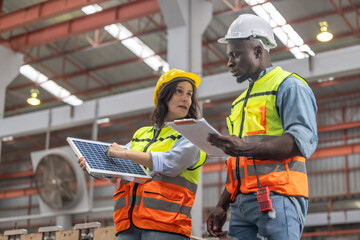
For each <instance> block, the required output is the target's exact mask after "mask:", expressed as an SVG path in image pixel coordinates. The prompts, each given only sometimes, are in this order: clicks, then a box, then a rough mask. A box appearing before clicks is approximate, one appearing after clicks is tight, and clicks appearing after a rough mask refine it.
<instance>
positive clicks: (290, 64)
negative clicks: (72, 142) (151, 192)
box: [0, 46, 360, 137]
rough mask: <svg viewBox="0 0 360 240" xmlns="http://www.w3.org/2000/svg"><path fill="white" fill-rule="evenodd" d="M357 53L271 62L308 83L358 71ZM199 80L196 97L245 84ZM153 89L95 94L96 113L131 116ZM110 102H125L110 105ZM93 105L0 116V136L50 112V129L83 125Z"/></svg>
mask: <svg viewBox="0 0 360 240" xmlns="http://www.w3.org/2000/svg"><path fill="white" fill-rule="evenodd" d="M359 57H360V46H353V47H347V48H341V49H336V50H333V51H328V52H324V53H320V54H317V55H315V56H314V57H313V64H314V65H313V66H312V68H309V61H308V59H300V60H298V59H291V60H286V61H280V62H274V63H273V64H274V65H277V66H281V67H283V68H284V69H286V70H288V71H290V72H296V73H300V74H301V75H302V76H303V77H304V78H305V79H307V80H308V81H309V82H310V83H312V82H316V81H317V80H318V79H319V78H324V77H326V76H332V75H334V77H335V78H336V77H341V75H340V73H342V74H349V75H350V74H356V73H359V71H360V69H359V65H358V59H359ZM335 75H336V76H335ZM219 79H221V81H219ZM203 81H204V84H202V85H201V86H200V87H199V89H198V90H199V91H198V96H199V99H200V100H206V99H219V98H227V97H230V96H236V95H238V94H239V93H240V92H242V91H243V90H245V88H246V87H247V86H246V84H247V83H246V82H244V83H243V84H237V83H236V81H235V80H234V78H233V77H232V76H231V74H230V73H229V72H226V73H221V74H216V75H211V76H206V77H204V78H203ZM153 91H154V87H149V88H143V89H140V90H135V91H130V92H125V93H121V94H116V95H111V96H106V97H102V98H99V99H97V100H96V101H98V102H99V105H98V110H99V112H98V117H99V118H102V117H111V116H114V117H116V116H119V115H122V116H131V115H134V114H138V113H140V112H144V111H149V109H151V108H152V107H153V105H152V102H151V101H149V99H152V97H153ZM129 99H137V101H130V102H129ZM114 102H120V103H121V102H123V103H129V104H115V105H114V104H113V103H114ZM95 105H96V104H95V100H90V101H85V102H84V104H83V105H80V106H77V107H74V108H71V107H70V106H61V107H56V108H53V109H52V111H51V113H50V110H49V109H47V110H42V111H37V112H32V113H27V114H22V115H16V116H13V117H7V118H4V119H0V126H2V127H1V128H0V136H9V135H12V136H14V137H16V136H24V135H27V134H34V133H39V132H45V131H46V129H48V123H49V120H48V119H49V116H50V114H51V116H52V119H53V121H52V127H51V128H52V131H54V130H57V129H65V128H69V127H75V126H80V125H84V124H86V123H90V122H92V121H93V120H94V113H95ZM24 122H27V124H23V123H24Z"/></svg>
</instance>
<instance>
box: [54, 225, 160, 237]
mask: <svg viewBox="0 0 360 240" xmlns="http://www.w3.org/2000/svg"><path fill="white" fill-rule="evenodd" d="M105 239H106V240H116V237H115V226H109V227H101V228H95V229H94V240H105ZM56 240H57V239H56ZM153 240H155V239H153Z"/></svg>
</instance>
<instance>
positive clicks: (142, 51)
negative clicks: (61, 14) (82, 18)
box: [81, 4, 169, 72]
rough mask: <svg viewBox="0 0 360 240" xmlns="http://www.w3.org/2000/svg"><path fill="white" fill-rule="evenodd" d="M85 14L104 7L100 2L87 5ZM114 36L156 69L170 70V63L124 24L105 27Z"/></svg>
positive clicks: (83, 9) (98, 10) (84, 10)
mask: <svg viewBox="0 0 360 240" xmlns="http://www.w3.org/2000/svg"><path fill="white" fill-rule="evenodd" d="M81 10H82V11H83V12H84V13H85V14H87V15H89V14H92V13H95V12H100V11H102V7H101V6H99V5H98V4H94V5H90V6H87V7H86V8H85V7H84V8H82V9H81ZM104 29H105V30H106V31H107V32H108V33H110V34H111V35H112V36H113V37H114V38H117V39H119V40H121V43H122V44H123V45H124V46H125V47H127V48H128V49H129V50H130V51H131V52H133V53H134V54H135V55H136V56H138V57H139V58H142V59H143V60H144V63H145V64H147V65H148V66H149V67H150V68H152V69H153V70H154V71H158V70H161V69H162V70H163V71H164V72H167V71H169V63H167V62H166V61H165V60H164V59H163V58H162V57H160V56H159V55H157V54H156V53H155V52H154V51H153V50H152V49H151V48H150V47H149V46H148V45H146V44H145V43H144V42H143V41H142V40H141V39H140V38H138V37H135V36H133V33H132V32H131V31H130V30H129V29H127V28H126V27H125V26H124V25H122V24H120V23H118V24H111V25H107V26H105V27H104Z"/></svg>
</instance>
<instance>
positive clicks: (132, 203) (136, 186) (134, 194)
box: [128, 128, 161, 226]
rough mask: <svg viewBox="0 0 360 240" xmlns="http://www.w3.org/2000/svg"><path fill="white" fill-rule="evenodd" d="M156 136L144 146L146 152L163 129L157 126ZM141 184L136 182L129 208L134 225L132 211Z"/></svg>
mask: <svg viewBox="0 0 360 240" xmlns="http://www.w3.org/2000/svg"><path fill="white" fill-rule="evenodd" d="M154 132H155V133H154V136H153V138H152V139H151V141H150V142H149V143H148V144H147V145H146V146H145V147H144V149H143V152H146V150H147V149H148V148H149V147H150V145H151V144H153V143H154V142H155V141H156V138H157V137H158V136H159V134H160V132H161V129H160V130H159V131H156V128H154ZM138 186H139V184H138V183H135V184H134V188H133V199H132V201H131V207H130V209H129V212H128V215H129V219H130V221H131V223H132V224H133V225H134V223H133V222H132V213H133V210H134V207H135V202H136V190H137V188H138ZM134 226H135V225H134Z"/></svg>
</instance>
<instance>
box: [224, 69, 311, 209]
mask: <svg viewBox="0 0 360 240" xmlns="http://www.w3.org/2000/svg"><path fill="white" fill-rule="evenodd" d="M290 75H292V76H294V77H296V78H299V79H300V80H302V81H303V82H305V83H306V81H305V80H304V79H302V78H301V77H300V76H298V75H296V74H292V73H289V72H286V71H284V70H282V69H281V68H280V67H276V68H274V69H273V70H271V71H270V72H269V73H267V74H265V75H264V76H263V77H261V78H260V79H258V80H257V81H255V82H253V83H250V85H249V87H248V89H247V90H246V91H245V92H244V93H242V94H241V95H240V96H239V97H238V98H237V99H236V100H235V101H234V102H233V104H232V107H231V115H230V116H229V117H228V118H227V126H228V129H229V133H230V135H237V136H240V137H241V138H242V140H244V141H249V142H262V141H266V140H269V139H271V138H274V137H277V136H282V135H283V134H284V129H283V127H282V124H281V119H280V117H279V114H278V112H277V109H276V96H277V90H278V87H279V85H280V84H281V83H282V82H283V81H284V80H285V79H286V78H287V77H288V76H290ZM306 84H307V83H306ZM226 163H227V173H228V179H227V182H226V189H227V191H228V192H229V193H230V194H231V201H232V202H233V201H235V199H236V196H237V194H239V193H240V192H241V193H244V194H247V193H251V192H256V191H257V189H258V186H257V179H256V174H255V168H254V161H253V158H252V157H230V158H229V159H228V160H227V161H226ZM255 165H256V173H257V175H258V177H259V180H260V183H261V186H266V185H267V186H268V187H269V189H270V191H274V192H277V193H280V194H284V195H293V196H304V197H308V179H307V172H306V165H305V158H304V157H302V156H296V157H292V158H289V159H283V160H280V161H279V160H272V159H266V160H256V159H255Z"/></svg>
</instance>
